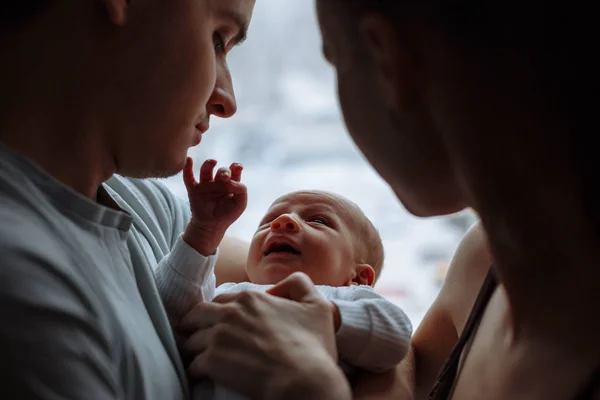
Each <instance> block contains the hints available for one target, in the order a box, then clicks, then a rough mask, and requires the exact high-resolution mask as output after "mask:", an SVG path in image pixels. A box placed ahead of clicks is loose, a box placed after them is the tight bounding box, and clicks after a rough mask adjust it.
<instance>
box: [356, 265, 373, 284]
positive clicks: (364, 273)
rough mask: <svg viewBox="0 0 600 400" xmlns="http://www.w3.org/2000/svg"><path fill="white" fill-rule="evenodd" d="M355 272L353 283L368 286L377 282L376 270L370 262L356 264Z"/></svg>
mask: <svg viewBox="0 0 600 400" xmlns="http://www.w3.org/2000/svg"><path fill="white" fill-rule="evenodd" d="M354 272H355V276H354V278H353V279H352V283H354V284H356V285H367V286H373V283H375V270H374V269H373V267H371V266H370V265H369V264H356V266H355V267H354Z"/></svg>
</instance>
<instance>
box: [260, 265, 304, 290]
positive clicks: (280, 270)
mask: <svg viewBox="0 0 600 400" xmlns="http://www.w3.org/2000/svg"><path fill="white" fill-rule="evenodd" d="M298 271H302V269H300V268H298V267H297V266H292V265H286V264H282V263H273V264H269V265H267V266H265V267H264V268H261V269H260V271H259V273H258V274H257V275H255V276H253V277H252V276H251V277H250V279H251V280H252V282H253V283H257V284H260V285H275V284H277V283H279V282H281V281H282V280H284V279H285V278H287V277H288V276H290V275H291V274H293V273H294V272H298Z"/></svg>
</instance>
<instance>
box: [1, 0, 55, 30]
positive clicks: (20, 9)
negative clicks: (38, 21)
mask: <svg viewBox="0 0 600 400" xmlns="http://www.w3.org/2000/svg"><path fill="white" fill-rule="evenodd" d="M52 1H53V0H20V1H11V2H6V3H7V4H6V5H3V6H2V8H1V9H0V26H1V27H3V28H6V27H18V26H20V25H22V24H24V23H25V22H26V21H28V20H29V19H30V18H31V17H33V16H34V15H36V14H38V13H39V12H42V11H43V10H44V9H45V8H46V7H48V6H49V5H50V4H51V3H52Z"/></svg>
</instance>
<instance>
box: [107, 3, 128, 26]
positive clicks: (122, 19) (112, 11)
mask: <svg viewBox="0 0 600 400" xmlns="http://www.w3.org/2000/svg"><path fill="white" fill-rule="evenodd" d="M102 2H103V3H104V7H106V11H107V13H108V18H109V20H110V22H112V23H113V24H115V25H118V26H123V25H125V23H126V22H127V7H128V6H129V3H130V2H131V0H102Z"/></svg>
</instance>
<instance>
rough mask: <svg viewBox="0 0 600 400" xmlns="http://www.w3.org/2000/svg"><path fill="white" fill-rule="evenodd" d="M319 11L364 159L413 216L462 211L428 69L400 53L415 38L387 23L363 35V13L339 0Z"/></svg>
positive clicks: (322, 2)
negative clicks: (437, 124)
mask: <svg viewBox="0 0 600 400" xmlns="http://www.w3.org/2000/svg"><path fill="white" fill-rule="evenodd" d="M317 13H318V17H319V24H320V27H321V33H322V38H323V51H324V54H325V57H326V58H327V59H328V61H329V62H330V63H331V64H332V66H333V67H334V68H335V70H336V72H337V83H338V95H339V101H340V105H341V109H342V112H343V114H344V119H345V122H346V126H347V127H348V130H349V132H350V135H351V136H352V138H353V139H354V141H355V142H356V144H357V145H358V147H359V148H360V149H361V151H362V152H363V153H364V154H365V156H366V158H367V159H368V160H369V162H370V163H371V164H372V165H373V166H374V167H375V169H376V170H377V172H379V174H381V176H382V177H383V178H384V179H385V180H386V181H387V182H388V183H389V184H390V186H391V187H392V189H393V190H394V191H395V193H396V194H397V196H398V198H399V199H400V200H401V201H402V203H403V204H404V206H405V207H406V208H407V209H408V210H409V211H410V212H412V213H413V214H416V215H420V216H426V215H436V214H444V213H448V212H455V211H457V210H458V209H460V207H461V204H459V202H458V201H457V200H456V192H457V185H456V184H455V181H454V175H453V171H452V168H451V166H450V163H449V160H448V157H447V154H446V149H445V146H444V143H443V141H442V140H441V138H440V135H439V132H438V130H437V128H436V127H435V125H434V122H433V119H432V117H431V114H430V112H429V110H428V105H429V104H428V102H429V99H428V98H427V97H426V96H427V92H428V91H427V87H426V85H427V83H428V82H427V80H426V78H424V75H425V74H424V73H423V71H421V70H420V69H419V68H418V67H416V66H417V65H418V62H417V61H418V60H410V61H414V62H409V60H408V59H409V57H404V55H410V56H411V57H412V56H414V53H411V52H410V51H406V52H405V53H404V54H403V53H402V52H401V50H406V49H403V48H402V47H401V46H403V45H405V44H406V45H409V44H410V43H403V42H402V39H401V38H399V36H398V35H397V34H396V32H395V28H392V29H385V28H384V24H382V25H381V26H380V25H379V24H378V23H372V24H371V25H370V26H369V29H370V31H369V32H366V31H365V28H364V25H363V26H362V27H361V23H364V22H365V19H364V18H365V17H366V16H358V15H352V14H351V12H349V11H347V9H346V8H345V7H344V2H343V1H341V0H317ZM379 17H381V21H382V22H385V23H390V24H391V22H390V20H389V19H388V18H386V17H385V16H382V15H381V16H379ZM408 50H410V49H408ZM403 57H404V58H403Z"/></svg>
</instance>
